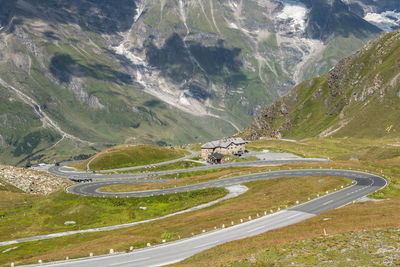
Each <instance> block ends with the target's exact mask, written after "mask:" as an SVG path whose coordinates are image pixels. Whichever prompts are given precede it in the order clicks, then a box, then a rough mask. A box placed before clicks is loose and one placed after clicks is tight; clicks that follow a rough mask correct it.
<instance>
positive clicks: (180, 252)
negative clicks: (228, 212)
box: [49, 169, 387, 267]
mask: <svg viewBox="0 0 400 267" xmlns="http://www.w3.org/2000/svg"><path fill="white" fill-rule="evenodd" d="M312 175H329V176H338V177H345V178H349V179H352V180H354V181H355V182H356V183H355V185H353V186H350V187H347V188H344V189H342V190H340V191H335V192H333V193H330V194H327V195H324V196H322V197H319V198H317V199H314V200H311V201H308V202H306V203H303V204H300V205H297V206H294V207H291V208H289V209H286V210H282V211H278V212H276V213H273V214H268V215H266V216H262V217H260V218H257V219H254V220H248V219H247V220H245V222H243V223H240V224H237V225H234V226H230V227H227V228H222V229H218V230H215V231H212V232H208V233H204V234H201V235H197V236H194V237H191V238H187V239H182V240H178V241H174V242H170V243H166V244H162V245H158V246H154V247H148V248H144V249H139V250H135V251H133V252H131V253H119V254H114V255H109V256H99V257H91V258H85V259H79V260H73V261H63V262H56V263H50V264H49V265H50V266H82V267H99V266H110V267H112V266H162V265H167V264H170V263H174V262H179V261H181V260H183V259H185V258H188V257H190V256H192V255H194V254H196V253H199V252H201V251H204V250H206V249H209V248H212V247H214V246H217V245H220V244H223V243H226V242H229V241H233V240H238V239H242V238H246V237H251V236H255V235H258V234H261V233H264V232H267V231H270V230H273V229H278V228H282V227H285V226H288V225H291V224H295V223H298V222H300V221H303V220H306V219H308V218H311V217H313V216H316V215H317V214H320V213H322V212H325V211H328V210H332V209H335V208H339V207H341V206H343V205H346V204H348V203H351V202H352V201H355V200H357V199H359V198H361V197H364V196H366V195H368V194H370V193H372V192H375V191H377V190H379V189H381V188H383V187H385V186H386V184H387V183H386V180H385V179H384V178H382V177H379V176H376V175H373V174H369V173H364V172H359V171H350V170H332V169H309V170H304V169H301V170H300V169H299V170H286V171H274V172H267V173H258V174H252V175H244V176H239V177H234V178H228V179H223V180H217V181H210V182H206V183H201V184H193V185H188V186H184V187H178V188H171V189H163V190H151V191H140V192H127V193H102V192H98V189H99V188H101V187H103V186H107V185H110V184H116V183H119V184H126V183H135V182H137V181H132V180H127V181H103V182H95V183H89V184H79V185H75V186H72V187H70V188H69V189H68V191H69V192H71V193H75V194H83V195H90V196H98V197H103V196H105V197H115V196H117V197H133V196H136V197H137V196H149V195H159V194H170V193H175V192H183V191H189V190H194V189H199V188H204V187H226V186H229V185H237V184H242V183H245V182H249V181H255V180H263V179H272V178H282V177H306V176H312Z"/></svg>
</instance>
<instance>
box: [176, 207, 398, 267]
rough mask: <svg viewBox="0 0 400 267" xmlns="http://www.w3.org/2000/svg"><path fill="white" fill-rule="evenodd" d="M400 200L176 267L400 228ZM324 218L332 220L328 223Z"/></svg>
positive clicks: (346, 211) (348, 211) (319, 219)
mask: <svg viewBox="0 0 400 267" xmlns="http://www.w3.org/2000/svg"><path fill="white" fill-rule="evenodd" d="M399 207H400V199H395V200H386V201H382V202H364V203H356V204H351V205H348V206H346V207H343V208H341V209H336V210H332V211H328V212H325V213H323V214H321V215H318V216H316V217H314V218H311V219H309V220H306V221H303V222H300V223H298V224H294V225H291V226H288V227H285V228H282V229H278V230H274V231H270V232H267V233H264V234H261V235H258V236H256V237H251V238H246V239H243V240H240V241H233V242H230V243H227V244H224V245H221V246H218V247H216V248H213V249H210V250H207V251H205V252H202V253H200V254H198V255H195V256H193V257H191V258H189V259H187V260H185V261H183V262H181V263H178V264H175V265H174V266H216V265H217V266H218V265H222V264H227V263H230V262H233V261H235V260H240V259H243V258H247V257H249V256H251V255H253V254H256V253H257V252H258V251H260V250H261V249H266V248H268V247H271V246H275V245H277V244H285V243H289V242H295V241H299V240H304V239H312V238H315V237H320V236H323V229H326V232H327V233H328V235H335V234H343V233H347V232H353V231H363V230H378V229H390V228H398V227H400V212H399ZM324 218H330V220H327V221H324V220H323V219H324Z"/></svg>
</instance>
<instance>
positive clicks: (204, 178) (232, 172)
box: [99, 167, 271, 192]
mask: <svg viewBox="0 0 400 267" xmlns="http://www.w3.org/2000/svg"><path fill="white" fill-rule="evenodd" d="M269 169H271V167H269V168H267V167H260V168H254V167H252V168H232V169H223V170H221V171H219V172H215V173H209V174H205V175H196V176H191V177H185V178H178V179H173V180H171V181H168V182H165V183H149V184H130V185H111V186H107V187H103V188H101V189H100V190H99V191H100V192H130V191H139V190H151V189H162V188H171V187H175V186H185V185H188V184H195V183H203V182H208V181H212V180H218V179H224V178H229V177H233V176H238V175H245V174H249V173H256V172H263V171H268V170H269Z"/></svg>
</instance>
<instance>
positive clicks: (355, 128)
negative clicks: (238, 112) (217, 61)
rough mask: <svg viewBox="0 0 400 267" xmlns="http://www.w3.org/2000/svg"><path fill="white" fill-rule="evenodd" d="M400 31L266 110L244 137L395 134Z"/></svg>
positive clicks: (312, 80)
mask: <svg viewBox="0 0 400 267" xmlns="http://www.w3.org/2000/svg"><path fill="white" fill-rule="evenodd" d="M399 56H400V32H399V31H395V32H392V33H389V34H386V35H384V36H383V37H382V38H381V39H379V40H377V41H375V42H372V43H371V44H369V45H367V46H366V47H364V48H363V49H361V50H360V51H359V52H358V53H356V54H354V55H353V56H351V57H349V58H347V59H345V60H343V61H341V62H340V63H339V64H338V65H337V66H336V67H335V68H334V69H333V70H331V71H330V72H329V73H326V74H324V75H323V76H321V77H318V78H313V79H311V80H309V81H306V82H304V83H302V84H300V85H299V86H297V87H295V88H293V89H292V91H291V93H290V94H289V95H287V96H285V97H283V98H282V99H281V100H279V101H277V102H275V103H274V104H273V105H271V106H269V107H267V108H266V109H265V110H264V111H263V112H262V113H261V115H260V116H259V117H258V119H257V120H256V121H255V122H254V123H253V125H252V126H251V127H248V128H247V129H245V130H244V132H243V134H244V135H245V136H251V135H253V137H254V136H257V135H258V136H260V135H266V136H269V135H276V132H280V133H281V134H282V135H283V136H285V137H288V138H306V137H315V136H318V135H322V136H336V137H345V136H352V137H358V138H362V137H365V138H376V137H385V138H394V137H397V136H399V133H400V129H399V128H398V127H399V125H400V122H399V117H400V116H399V112H400V110H399V109H398V108H397V107H398V106H399V105H400V97H398V93H399V91H398V88H399V77H398V76H397V75H398V73H399V71H400V64H399V62H398V58H399Z"/></svg>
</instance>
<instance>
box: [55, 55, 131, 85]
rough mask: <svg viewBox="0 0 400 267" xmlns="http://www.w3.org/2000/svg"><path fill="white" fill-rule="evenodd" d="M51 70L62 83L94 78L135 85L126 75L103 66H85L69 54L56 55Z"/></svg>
mask: <svg viewBox="0 0 400 267" xmlns="http://www.w3.org/2000/svg"><path fill="white" fill-rule="evenodd" d="M49 69H50V72H51V73H52V74H53V75H54V77H56V78H57V79H58V81H59V82H61V83H69V82H70V81H71V79H72V77H92V78H95V79H97V80H104V81H109V82H114V83H118V84H121V83H126V84H132V83H133V81H132V77H131V76H130V75H128V74H126V73H122V72H119V71H116V70H113V69H111V68H110V67H109V66H106V65H101V64H89V65H87V66H84V65H82V64H80V63H78V62H77V61H76V60H75V59H73V58H72V57H71V56H70V55H67V54H55V55H54V56H53V58H52V59H51V61H50V67H49Z"/></svg>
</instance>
